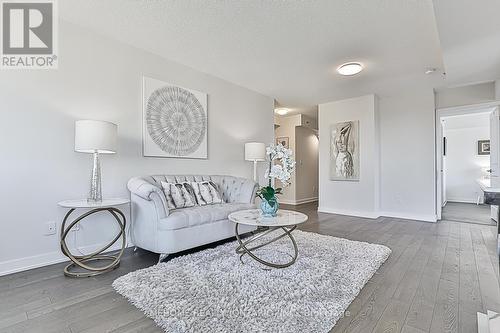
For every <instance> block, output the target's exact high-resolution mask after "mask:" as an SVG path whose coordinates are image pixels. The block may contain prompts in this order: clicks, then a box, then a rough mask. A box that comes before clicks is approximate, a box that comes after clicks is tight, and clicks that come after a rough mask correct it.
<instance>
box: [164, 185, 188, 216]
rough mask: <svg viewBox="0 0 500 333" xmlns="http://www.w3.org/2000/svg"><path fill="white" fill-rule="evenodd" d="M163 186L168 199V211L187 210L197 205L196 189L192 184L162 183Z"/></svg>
mask: <svg viewBox="0 0 500 333" xmlns="http://www.w3.org/2000/svg"><path fill="white" fill-rule="evenodd" d="M161 186H162V187H163V192H164V193H165V197H166V199H167V206H168V209H177V208H186V207H193V206H195V205H196V198H195V194H194V189H193V187H192V186H191V185H190V184H188V183H183V184H180V183H176V184H173V183H167V182H161Z"/></svg>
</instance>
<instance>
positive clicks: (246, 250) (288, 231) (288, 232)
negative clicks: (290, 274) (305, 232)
mask: <svg viewBox="0 0 500 333" xmlns="http://www.w3.org/2000/svg"><path fill="white" fill-rule="evenodd" d="M238 225H239V224H238V223H236V228H235V234H236V239H237V240H238V243H239V244H240V245H239V246H238V247H237V248H236V253H238V254H239V255H240V261H241V262H243V261H242V258H243V256H244V255H245V254H247V255H249V256H250V257H251V258H253V259H254V260H256V261H257V262H259V263H261V264H263V265H266V266H269V267H272V268H286V267H289V266H291V265H293V264H294V263H295V261H296V260H297V256H298V254H299V250H298V248H297V243H296V242H295V239H294V238H293V236H292V231H294V230H295V228H297V226H296V225H294V226H293V227H290V228H287V227H268V228H269V229H268V230H266V231H264V232H261V233H258V234H256V235H253V236H252V237H250V238H248V239H245V240H244V241H243V240H242V239H241V238H240V235H239V233H238ZM280 229H281V230H283V234H281V235H279V236H276V237H274V238H272V239H271V240H269V241H266V242H265V243H262V244H259V245H256V246H254V247H247V245H249V244H251V243H253V242H254V241H256V240H257V239H259V238H261V237H263V236H265V235H268V234H270V233H271V232H273V231H275V230H280ZM286 236H288V238H290V240H291V241H292V244H293V249H294V254H293V256H292V255H290V257H291V258H292V259H291V260H290V261H289V262H287V263H284V264H277V263H273V262H269V261H266V260H264V259H262V258H259V257H258V256H257V255H255V253H253V252H252V251H254V250H257V249H260V248H261V247H264V246H266V245H269V244H271V243H273V242H275V241H277V240H279V239H281V238H283V237H286Z"/></svg>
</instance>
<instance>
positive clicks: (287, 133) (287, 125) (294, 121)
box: [275, 114, 300, 203]
mask: <svg viewBox="0 0 500 333" xmlns="http://www.w3.org/2000/svg"><path fill="white" fill-rule="evenodd" d="M276 123H277V124H278V125H279V127H278V128H277V129H276V130H275V137H276V138H278V137H287V138H288V140H289V148H290V149H291V150H292V152H293V155H294V157H295V126H297V125H299V124H300V114H297V115H293V116H287V117H279V116H278V117H276ZM295 177H296V173H295V172H294V173H293V174H292V179H291V180H290V181H291V185H290V186H288V187H286V188H284V190H283V194H281V195H280V197H279V200H280V202H283V203H290V202H294V201H295V187H296V185H297V184H296V181H295ZM278 186H281V185H278Z"/></svg>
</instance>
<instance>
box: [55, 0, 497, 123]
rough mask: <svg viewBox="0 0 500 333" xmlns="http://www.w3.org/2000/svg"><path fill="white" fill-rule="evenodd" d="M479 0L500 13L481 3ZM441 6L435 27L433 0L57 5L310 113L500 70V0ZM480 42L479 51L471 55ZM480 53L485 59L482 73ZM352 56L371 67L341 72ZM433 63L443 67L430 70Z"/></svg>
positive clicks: (81, 20)
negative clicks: (349, 74) (478, 65)
mask: <svg viewBox="0 0 500 333" xmlns="http://www.w3.org/2000/svg"><path fill="white" fill-rule="evenodd" d="M479 1H480V2H484V3H485V4H487V5H491V10H493V9H495V10H496V12H493V11H490V9H489V8H484V9H483V8H482V9H481V10H478V9H477V8H480V7H481V6H479V5H478V2H479ZM435 3H436V12H437V18H438V24H436V18H435V14H434V6H433V3H432V1H431V0H405V1H402V0H371V1H366V0H315V1H299V0H288V1H269V0H254V1H244V0H233V1H216V0H197V1H195V0H183V1H175V0H168V1H146V0H142V1H140V0H107V1H102V0H85V1H82V0H65V1H60V2H59V11H60V15H61V17H62V19H64V20H66V21H69V22H72V23H75V24H78V25H80V26H84V27H87V28H89V29H91V30H94V31H97V32H99V33H102V34H104V35H107V36H109V37H112V38H114V39H117V40H120V41H122V42H125V43H128V44H131V45H134V46H136V47H139V48H142V49H145V50H147V51H150V52H153V53H155V54H158V55H161V56H164V57H165V58H168V59H170V60H173V61H176V62H179V63H182V64H184V65H187V66H190V67H192V68H195V69H197V70H200V71H202V72H205V73H209V74H212V75H214V76H217V77H220V78H222V79H225V80H227V81H230V82H233V83H235V84H238V85H241V86H244V87H247V88H249V89H252V90H254V91H257V92H260V93H262V94H265V95H267V96H271V97H274V98H275V99H276V101H277V105H280V106H284V107H290V108H293V110H294V112H301V111H305V112H306V113H311V114H312V113H314V112H316V111H315V110H316V108H314V106H315V105H317V104H319V103H323V102H328V101H332V100H336V99H341V98H348V97H354V96H359V95H362V94H368V93H376V94H380V95H384V94H390V93H391V92H393V91H395V90H398V89H400V88H402V87H414V86H418V85H423V86H428V87H432V88H434V87H437V86H443V85H446V84H447V82H446V81H448V80H449V79H446V81H444V79H443V77H442V75H441V74H440V72H442V71H444V70H446V72H447V77H448V78H451V79H452V80H453V82H454V83H455V82H458V81H460V80H468V81H477V80H487V79H494V78H495V77H489V76H488V75H489V74H490V72H489V69H491V68H493V67H494V66H495V65H496V70H497V71H498V70H500V64H499V62H500V54H499V51H500V43H498V40H497V39H496V38H498V36H499V35H498V31H499V29H497V28H498V27H499V24H500V19H498V17H496V19H495V20H490V21H495V23H488V24H486V23H484V24H479V25H478V26H476V25H475V23H476V22H477V21H479V22H481V21H482V19H481V15H483V14H485V13H486V14H487V15H488V16H490V15H491V16H493V15H496V16H498V13H499V12H500V8H499V6H500V4H499V3H500V1H498V0H474V1H472V0H435ZM468 13H472V15H471V17H470V19H471V20H472V21H471V22H470V23H469V22H468V21H467V20H468V19H469V17H467V14H468ZM90 18H91V19H90ZM464 20H466V21H467V24H463V23H464ZM438 28H439V31H438ZM490 30H491V31H490ZM492 31H495V32H496V33H492ZM492 41H497V42H496V44H495V43H493V44H495V45H494V46H493V45H490V44H491V43H489V42H492ZM478 45H480V46H481V47H483V48H482V49H481V52H475V53H474V55H471V54H470V52H471V50H472V49H473V48H475V47H477V46H478ZM485 51H487V52H486V53H487V54H488V56H486V55H485V53H484V52H485ZM489 55H491V56H492V58H489ZM494 56H496V57H494ZM474 57H475V58H476V59H480V60H481V61H482V62H481V72H480V73H479V74H480V75H477V78H476V77H475V74H476V71H475V69H474V68H473V67H472V66H471V65H472V59H474ZM443 59H444V60H445V61H444V63H443ZM348 61H360V62H362V63H363V64H364V66H365V70H364V71H363V72H362V73H361V74H359V75H356V76H354V77H342V76H340V75H338V74H337V73H336V72H335V69H336V68H337V67H338V66H339V65H341V64H342V63H345V62H348ZM448 63H449V64H450V65H448ZM428 67H435V68H439V69H441V70H440V71H438V72H437V73H435V74H432V75H425V74H424V71H425V69H426V68H428ZM488 77H489V78H488ZM497 77H500V73H498V75H497Z"/></svg>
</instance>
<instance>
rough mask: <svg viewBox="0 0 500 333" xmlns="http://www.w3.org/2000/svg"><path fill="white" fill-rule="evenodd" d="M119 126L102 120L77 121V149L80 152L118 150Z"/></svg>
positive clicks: (106, 152)
mask: <svg viewBox="0 0 500 333" xmlns="http://www.w3.org/2000/svg"><path fill="white" fill-rule="evenodd" d="M117 133H118V126H116V124H113V123H110V122H107V121H100V120H77V121H76V122H75V151H77V152H80V153H94V152H98V153H101V154H113V153H115V152H116V141H117V140H116V138H117Z"/></svg>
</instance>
